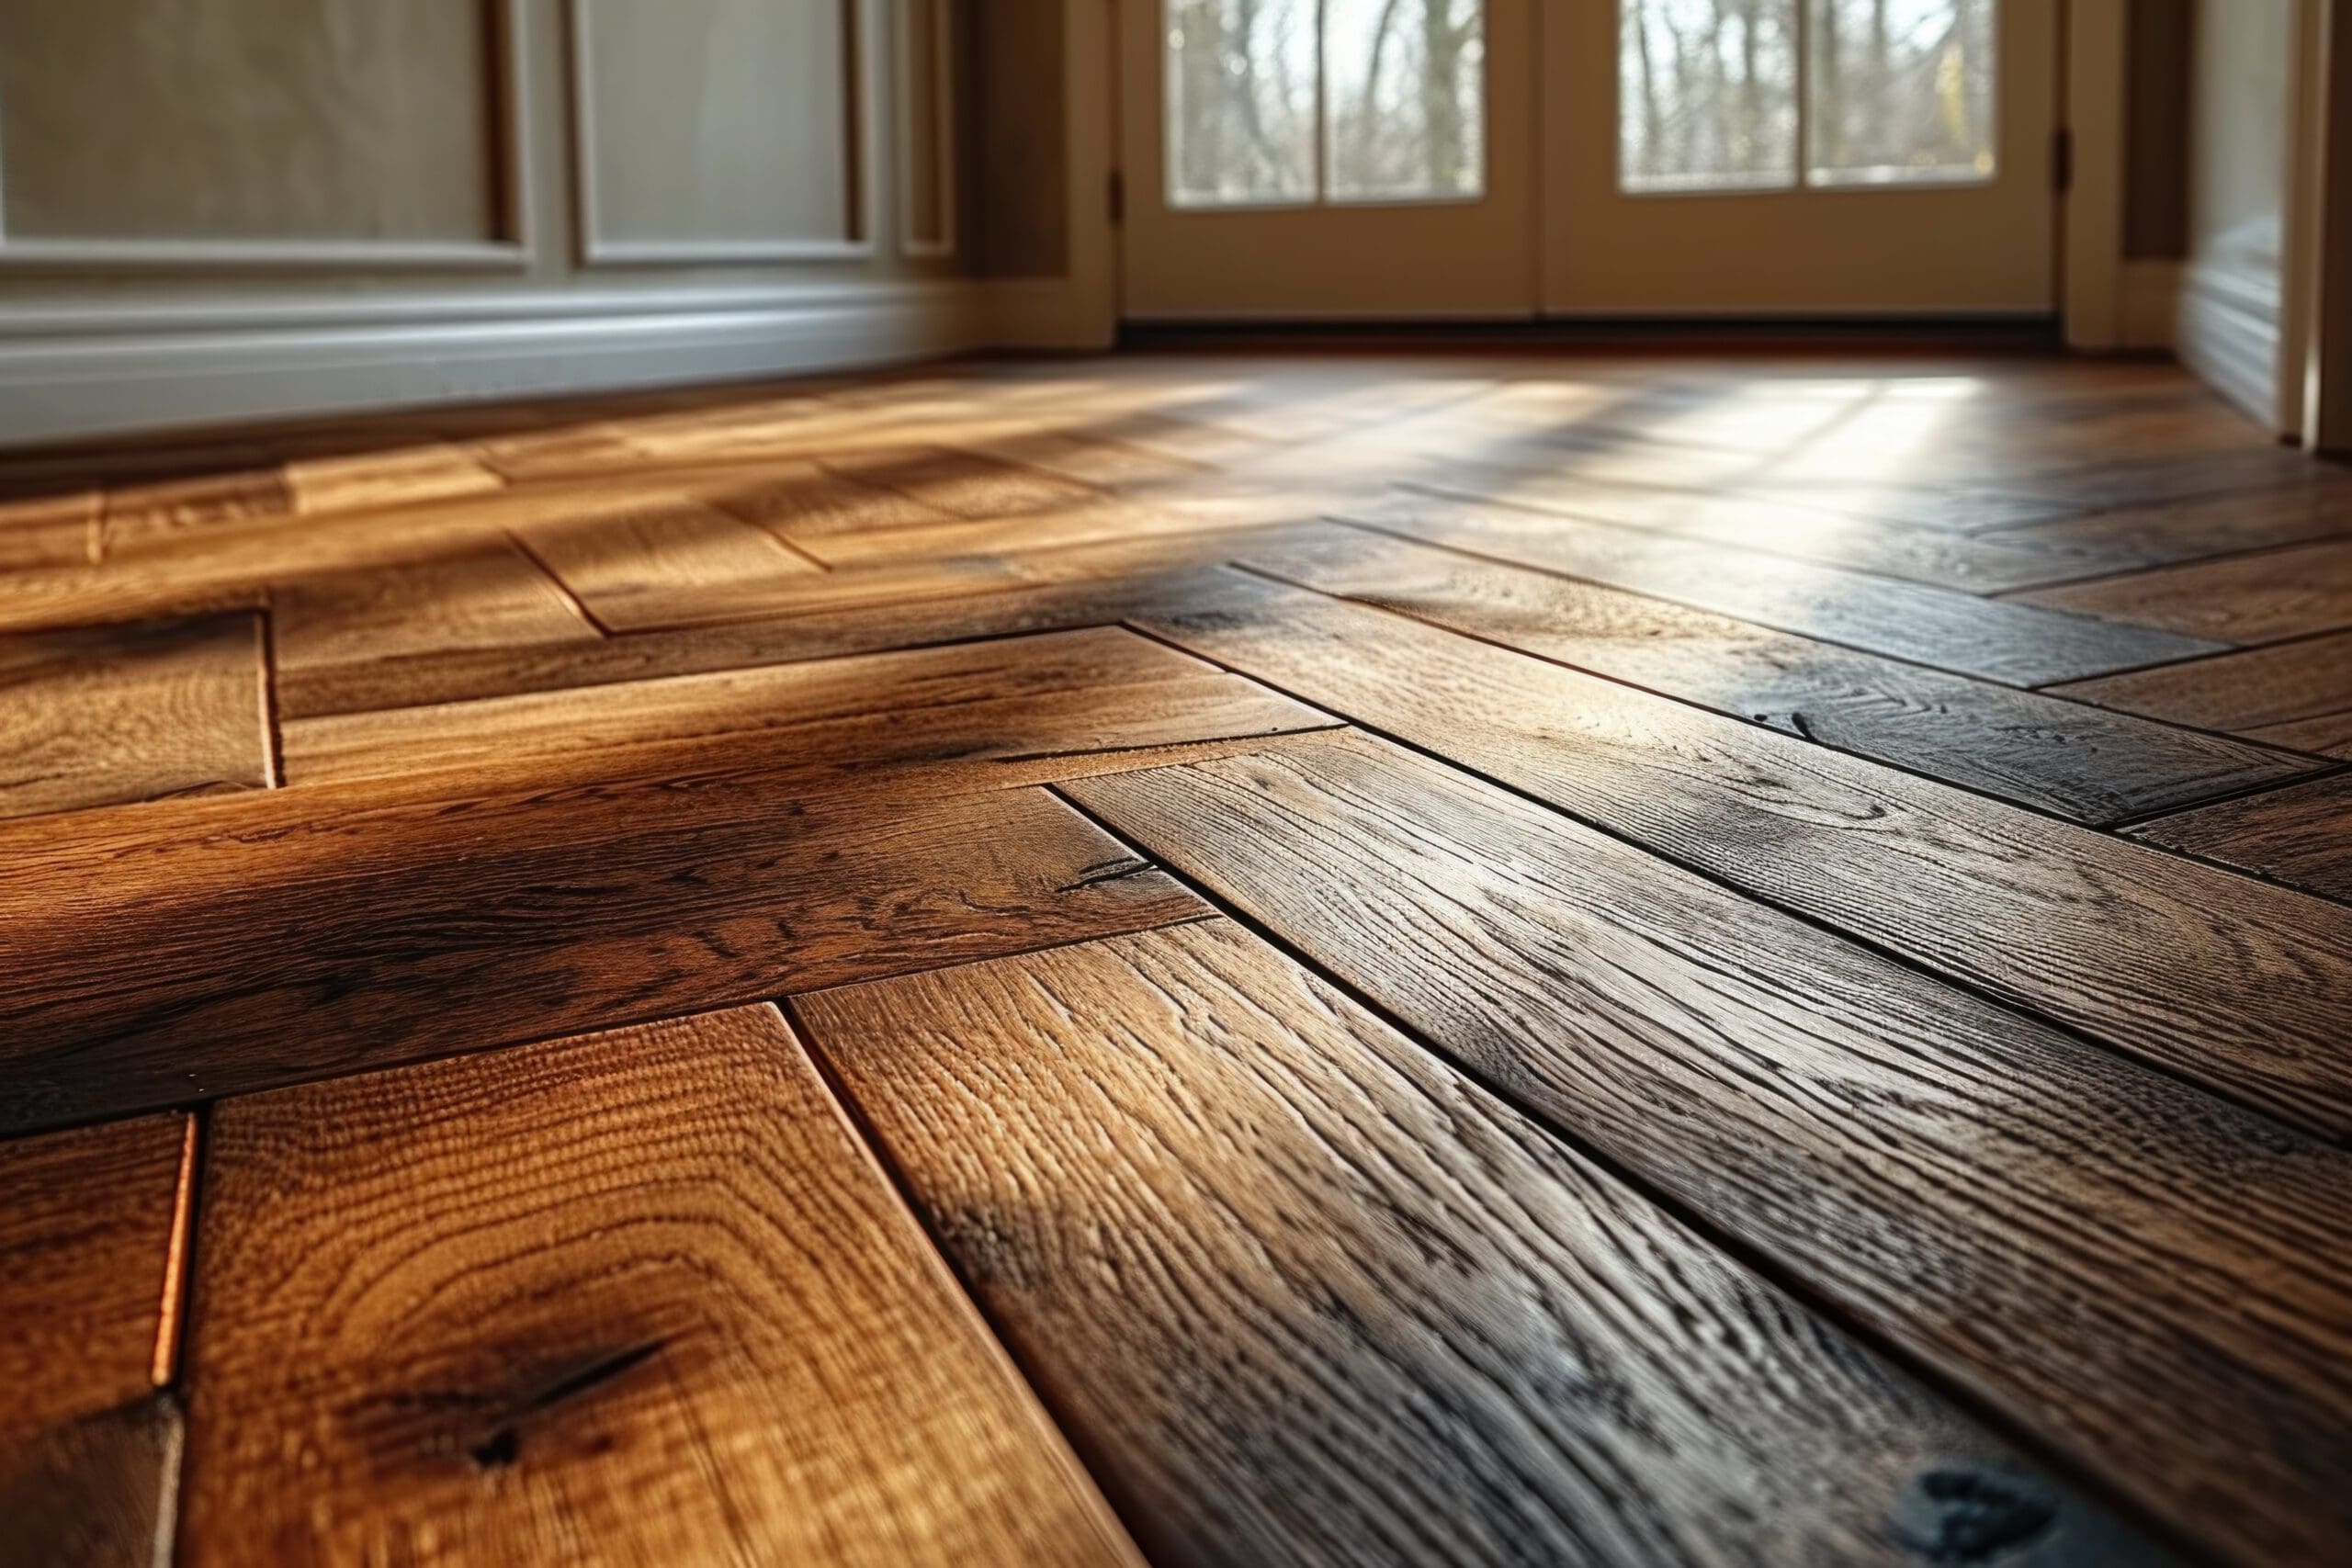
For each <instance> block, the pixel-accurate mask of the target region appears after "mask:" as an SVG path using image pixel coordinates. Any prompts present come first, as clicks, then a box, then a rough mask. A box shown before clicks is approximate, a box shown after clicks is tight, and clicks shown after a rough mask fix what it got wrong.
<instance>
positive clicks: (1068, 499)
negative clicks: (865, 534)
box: [825, 446, 1103, 519]
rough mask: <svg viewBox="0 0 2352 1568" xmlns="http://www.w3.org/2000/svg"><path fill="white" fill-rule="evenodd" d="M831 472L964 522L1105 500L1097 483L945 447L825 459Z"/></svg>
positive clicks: (1048, 510) (895, 450)
mask: <svg viewBox="0 0 2352 1568" xmlns="http://www.w3.org/2000/svg"><path fill="white" fill-rule="evenodd" d="M825 468H826V470H827V471H828V472H830V473H833V474H838V475H840V476H842V477H843V478H845V479H854V480H857V481H858V482H859V483H861V484H868V485H874V486H876V487H878V488H880V489H883V490H888V491H896V492H897V493H899V494H900V495H903V496H906V497H908V498H909V499H910V500H912V501H914V502H917V503H918V504H920V505H922V506H927V507H932V508H934V509H936V510H938V511H941V512H944V513H950V514H951V515H954V516H956V517H964V518H975V519H985V518H1004V517H1021V516H1025V515H1027V514H1028V513H1033V512H1058V511H1063V510H1066V509H1068V508H1070V507H1074V506H1084V505H1087V504H1089V503H1090V502H1097V501H1100V500H1102V499H1103V492H1102V491H1099V490H1097V489H1096V488H1095V487H1094V486H1092V485H1087V484H1080V483H1079V482H1077V481H1076V480H1074V479H1064V478H1062V477H1061V476H1060V475H1057V474H1049V473H1047V472H1046V471H1045V470H1044V469H1042V468H1029V467H1027V466H1025V465H1023V464H1017V463H1008V462H1005V461H1003V460H1002V459H1001V458H996V457H984V456H982V455H981V454H979V453H977V452H958V451H954V450H951V449H949V448H947V447H944V446H907V447H894V448H884V449H882V450H880V451H872V452H860V453H856V454H854V455H853V456H850V457H829V458H827V459H826V460H825Z"/></svg>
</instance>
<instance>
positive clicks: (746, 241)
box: [563, 0, 876, 267]
mask: <svg viewBox="0 0 2352 1568" xmlns="http://www.w3.org/2000/svg"><path fill="white" fill-rule="evenodd" d="M836 3H837V4H838V5H839V6H840V7H841V16H842V58H841V69H842V76H843V81H842V90H843V96H844V98H845V100H846V106H847V112H846V113H845V114H844V115H843V117H842V150H841V152H842V194H843V201H842V232H841V234H840V235H838V236H828V235H814V236H806V237H790V236H787V237H779V238H774V239H762V238H752V237H745V238H679V239H648V240H615V239H611V238H608V237H607V236H606V235H605V233H604V231H603V223H602V220H601V218H600V217H599V213H598V204H597V200H596V151H595V149H596V138H595V130H596V96H595V91H594V86H593V85H592V83H593V81H594V71H592V70H591V69H590V67H591V65H592V63H593V59H592V56H591V53H590V51H592V50H593V49H594V29H593V27H592V24H591V22H590V20H589V13H590V11H591V10H592V9H593V7H594V0H565V5H564V23H565V28H564V33H565V41H564V53H563V59H564V76H565V84H564V85H565V87H566V90H567V94H568V96H569V97H570V99H571V113H570V115H569V116H568V117H567V119H566V125H567V127H568V129H569V131H570V134H571V188H572V210H573V212H574V214H575V219H576V221H577V222H578V225H579V233H578V237H577V243H576V244H575V246H574V250H573V260H574V261H576V262H577V263H578V264H579V265H581V266H582V267H600V266H725V265H763V264H767V263H774V262H839V261H863V260H865V259H867V258H869V257H871V256H873V255H874V254H876V253H875V244H874V240H873V236H872V233H871V231H870V230H871V225H870V223H869V222H868V215H870V214H871V213H872V212H873V210H874V197H875V193H874V188H873V164H874V159H873V157H872V148H873V144H874V134H873V118H874V116H873V107H874V105H873V99H874V97H875V96H876V95H875V93H874V92H873V90H872V79H873V76H874V73H873V72H872V71H871V70H870V69H869V68H868V67H869V64H870V61H869V57H870V55H871V54H872V52H873V51H871V50H869V49H867V48H866V40H867V39H869V38H870V37H872V36H873V33H874V30H875V29H874V26H873V21H874V18H873V16H872V14H871V12H870V10H869V7H868V6H867V5H866V4H865V0H836Z"/></svg>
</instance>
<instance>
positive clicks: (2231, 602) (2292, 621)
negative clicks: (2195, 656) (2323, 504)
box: [2010, 539, 2352, 645]
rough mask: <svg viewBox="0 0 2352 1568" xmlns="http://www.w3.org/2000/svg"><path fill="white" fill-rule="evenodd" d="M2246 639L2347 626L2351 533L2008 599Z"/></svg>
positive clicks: (2351, 607) (2351, 614)
mask: <svg viewBox="0 0 2352 1568" xmlns="http://www.w3.org/2000/svg"><path fill="white" fill-rule="evenodd" d="M2019 602H2022V603H2030V604H2043V605H2048V606H2050V607H2052V608H2054V609H2060V610H2069V611H2073V612H2075V613H2076V614H2078V615H2098V616H2102V617H2104V618H2106V619H2108V620H2110V621H2113V622H2116V623H2118V624H2129V625H2131V626H2154V627H2162V628H2164V629H2165V630H2168V631H2174V632H2178V633H2180V634H2182V635H2184V636H2188V637H2210V638H2211V639H2213V640H2214V641H2217V642H2231V643H2238V644H2241V645H2252V644H2257V643H2266V642H2278V641H2280V640H2282V639H2284V638H2287V637H2303V636H2307V635H2309V634H2311V633H2312V632H2328V631H2337V630H2340V629H2342V628H2344V627H2346V626H2352V539H2329V540H2325V541H2323V542H2321V543H2319V544H2313V545H2296V546H2293V547H2289V548H2286V549H2278V550H2260V551H2256V553H2254V554H2251V555H2243V556H2228V557H2225V558H2222V559H2219V560H2207V561H2192V562H2190V563H2188V565H2185V566H2169V567H2159V568H2156V569H2154V570H2149V571H2140V572H2133V573H2131V574H2130V575H2128V576H2123V577H2103V578H2101V579H2099V580H2098V581H2096V582H2080V583H2073V584H2068V585H2064V586H2061V587H2057V588H2043V589H2037V590H2035V591H2033V592H2029V593H2023V594H2019V595H2018V598H2017V599H2016V600H2012V601H2010V603H2019Z"/></svg>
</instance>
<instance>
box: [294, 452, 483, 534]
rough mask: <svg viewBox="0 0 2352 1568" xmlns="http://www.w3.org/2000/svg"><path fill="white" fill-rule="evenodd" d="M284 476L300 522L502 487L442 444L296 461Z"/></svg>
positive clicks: (437, 499)
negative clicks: (336, 514)
mask: <svg viewBox="0 0 2352 1568" xmlns="http://www.w3.org/2000/svg"><path fill="white" fill-rule="evenodd" d="M284 473H285V477H286V489H287V492H288V495H289V496H291V497H292V499H293V504H294V511H295V512H296V513H299V514H300V515H302V516H305V517H318V516H323V515H327V514H329V513H339V512H374V511H380V510H383V509H384V508H387V507H398V506H414V505H417V504H420V503H422V502H433V501H447V500H450V499H452V498H455V497H458V496H468V495H481V494H483V493H485V492H488V491H495V490H497V489H499V488H500V487H501V486H502V485H503V484H504V483H505V481H504V480H503V479H500V478H499V477H498V476H497V475H496V474H493V473H492V472H491V471H490V470H489V469H488V468H484V467H482V465H481V464H480V463H479V462H476V461H475V460H474V459H473V458H472V457H469V456H467V455H466V453H465V452H464V451H463V450H462V449H460V448H459V447H458V446H453V445H451V444H449V443H447V442H428V443H423V444H417V445H409V446H393V447H389V448H384V449H380V450H371V451H359V452H345V453H338V454H334V455H331V456H321V457H303V458H298V459H296V460H294V461H292V462H288V464H286V465H285V468H284Z"/></svg>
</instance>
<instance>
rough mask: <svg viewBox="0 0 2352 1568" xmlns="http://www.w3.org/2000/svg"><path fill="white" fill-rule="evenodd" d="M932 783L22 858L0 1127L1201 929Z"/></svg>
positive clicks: (748, 789)
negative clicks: (1029, 952) (916, 793)
mask: <svg viewBox="0 0 2352 1568" xmlns="http://www.w3.org/2000/svg"><path fill="white" fill-rule="evenodd" d="M928 782H929V784H930V785H931V794H932V795H934V796H936V798H934V799H932V800H928V801H926V800H924V799H921V798H918V799H914V800H908V799H905V798H897V797H893V796H890V795H879V796H875V795H865V794H862V793H860V792H858V791H856V790H844V789H843V788H842V784H841V783H840V782H839V781H834V782H832V783H831V786H830V788H829V789H821V788H817V787H814V786H812V785H811V784H809V781H808V780H807V779H805V778H803V779H801V780H799V781H797V784H796V782H795V781H794V780H793V779H792V778H791V777H790V776H789V775H787V776H786V778H785V779H784V780H783V781H782V782H781V783H780V784H779V783H778V782H776V781H775V780H771V779H763V778H761V777H760V776H758V775H743V776H737V777H732V778H729V777H726V776H719V777H712V776H709V775H707V774H705V775H696V774H695V773H691V772H684V771H676V772H673V773H671V774H670V775H669V776H667V777H664V778H657V779H655V780H652V781H649V782H648V784H646V785H645V786H644V787H640V788H634V789H617V788H605V787H591V788H587V789H574V790H565V789H554V788H549V789H542V790H537V791H533V792H529V793H526V794H521V795H505V796H499V795H490V796H487V797H480V798H468V797H466V796H464V795H452V796H449V797H447V798H444V799H441V800H438V801H432V802H427V803H423V804H418V805H413V806H410V807H402V808H398V809H394V808H391V807H387V806H379V807H374V808H372V809H369V808H367V807H358V808H355V809H352V810H350V811H348V812H346V813H345V814H343V815H341V816H338V817H328V818H325V819H324V820H322V821H320V822H318V823H316V824H311V825H298V826H295V827H292V828H290V829H275V830H273V829H260V830H258V831H256V830H254V829H253V828H251V827H249V826H248V825H246V824H243V823H241V822H236V821H233V820H232V822H230V823H228V824H226V825H224V828H223V830H222V831H220V833H218V834H216V835H214V836H211V837H209V838H206V839H203V840H195V841H192V842H191V841H187V840H185V839H180V840H164V841H163V842H160V843H159V842H155V841H153V840H147V841H141V840H132V841H130V842H128V843H125V844H122V845H119V846H118V845H114V844H110V843H108V842H107V841H105V840H99V841H97V842H96V843H94V844H93V845H91V846H89V847H87V848H85V850H83V851H82V852H78V853H72V854H60V855H58V856H56V857H55V858H53V859H51V861H50V862H49V863H47V864H45V865H41V866H31V865H28V866H26V867H25V868H24V870H23V871H22V873H21V874H19V875H18V876H17V878H16V879H15V881H14V883H13V885H12V886H9V887H8V888H7V889H6V890H5V892H4V893H0V902H5V904H6V915H5V919H6V922H7V923H9V924H11V925H12V926H14V927H15V928H16V929H18V930H21V931H24V933H25V935H24V939H23V941H22V942H21V943H20V944H19V945H18V946H17V951H16V953H15V955H14V956H15V963H14V964H13V966H12V967H11V968H10V969H9V970H8V971H7V972H6V973H5V974H0V1131H10V1130H25V1129H29V1128H36V1127H40V1126H48V1125H56V1124H58V1123H60V1122H68V1121H74V1120H80V1119H86V1118H89V1117H93V1116H100V1115H109V1114H119V1113H122V1112H124V1111H133V1110H141V1109H144V1108H147V1107H150V1106H155V1105H162V1104H171V1103H175V1102H178V1101H182V1100H189V1099H194V1098H198V1097H210V1096H215V1095H220V1094H229V1093H239V1092H243V1091H247V1090H253V1089H266V1088H273V1087H276V1086H279V1085H283V1084H289V1083H296V1082H300V1081H303V1080H305V1079H309V1078H314V1077H325V1076H328V1075H331V1074H335V1073H343V1072H353V1071H359V1070H365V1069H367V1068H370V1067H378V1066H390V1065H392V1064H394V1063H399V1062H405V1061H415V1060H421V1059H424V1058H427V1057H431V1056H435V1055H447V1054H448V1053H450V1052H453V1051H458V1050H468V1049H473V1048H475V1047H478V1046H488V1045H495V1044H501V1043H512V1042H515V1041H520V1040H527V1039H533V1038H541V1037H545V1036H547V1035H549V1034H554V1033H561V1032H571V1031H577V1030H584V1029H594V1028H605V1027H610V1026H613V1025H616V1024H621V1023H628V1022H634V1021H639V1020H641V1019H647V1018H659V1017H667V1016H672V1015H674V1014H678V1013H683V1012H691V1011H698V1010H705V1009H709V1008H717V1007H726V1006H732V1005H736V1004H740V1003H744V1002H750V1001H756V1000H759V999H761V998H765V997H773V996H776V995H780V994H782V993H783V992H784V991H785V990H786V989H789V988H793V987H801V986H822V985H829V984H836V983H840V982H842V981H847V980H854V979H859V978H865V977H867V976H874V975H881V974H895V973H898V972H899V971H901V970H905V969H910V968H921V967H924V966H927V965H931V964H950V963H957V962H961V961H964V960H967V959H972V958H979V957H988V956H992V955H995V954H998V953H1009V952H1019V951H1021V950H1023V949H1024V948H1027V947H1032V946H1038V945H1050V944H1052V943H1055V942H1073V941H1080V940H1084V939H1086V938H1089V937H1094V936H1101V935H1104V934H1107V933H1111V932H1117V931H1135V930H1139V929H1142V928H1145V927H1149V926H1155V925H1160V924H1165V923H1167V922H1169V921H1170V920H1182V919H1194V918H1197V917H1198V916H1199V915H1201V914H1202V913H1204V906H1202V905H1201V903H1200V902H1199V900H1198V899H1197V898H1195V897H1193V895H1192V894H1191V893H1189V892H1187V891H1186V890H1184V889H1183V888H1182V887H1180V886H1177V885H1175V884H1174V883H1172V882H1170V880H1169V879H1168V878H1167V877H1165V876H1164V875H1161V874H1159V873H1158V872H1156V871H1154V870H1152V869H1151V868H1150V867H1148V866H1147V865H1144V864H1143V863H1139V862H1137V861H1136V859H1135V858H1134V857H1133V856H1132V855H1130V854H1128V853H1127V852H1125V850H1124V849H1122V848H1121V847H1120V846H1119V845H1118V844H1117V843H1116V842H1115V841H1114V840H1111V839H1110V838H1109V837H1108V836H1107V835H1105V834H1103V832H1102V831H1101V830H1100V829H1097V828H1095V827H1094V826H1093V825H1092V824H1091V823H1089V822H1087V821H1086V820H1085V819H1084V818H1080V817H1079V816H1077V815H1076V814H1075V813H1073V812H1072V811H1071V810H1070V809H1069V807H1067V806H1065V805H1063V804H1062V803H1061V802H1059V801H1057V800H1055V799H1053V798H1052V797H1050V796H1048V795H1044V794H1043V793H1041V792H1038V791H1036V790H1022V791H1018V792H1010V793H1007V792H1002V791H994V792H989V793H985V794H978V795H975V794H972V793H969V791H968V790H967V791H966V792H964V793H954V792H950V791H945V790H943V789H940V788H939V787H938V781H937V780H936V778H935V777H934V778H932V779H930V780H929V781H928ZM1007 782H1012V781H1010V780H1008V781H1007ZM95 868H105V869H106V870H107V872H108V873H109V874H108V875H107V876H106V877H105V879H103V880H96V881H94V880H92V872H93V870H94V869H95ZM44 908H45V909H48V910H51V911H54V910H55V909H57V908H73V909H74V911H75V915H76V918H75V919H74V920H73V921H71V922H62V921H58V920H56V919H54V918H53V915H52V916H51V919H48V920H47V921H46V922H45V923H39V924H36V923H34V922H32V921H30V920H28V919H26V918H25V917H26V916H27V915H28V914H30V913H35V912H38V911H40V910H42V909H44ZM20 922H21V923H20Z"/></svg>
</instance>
